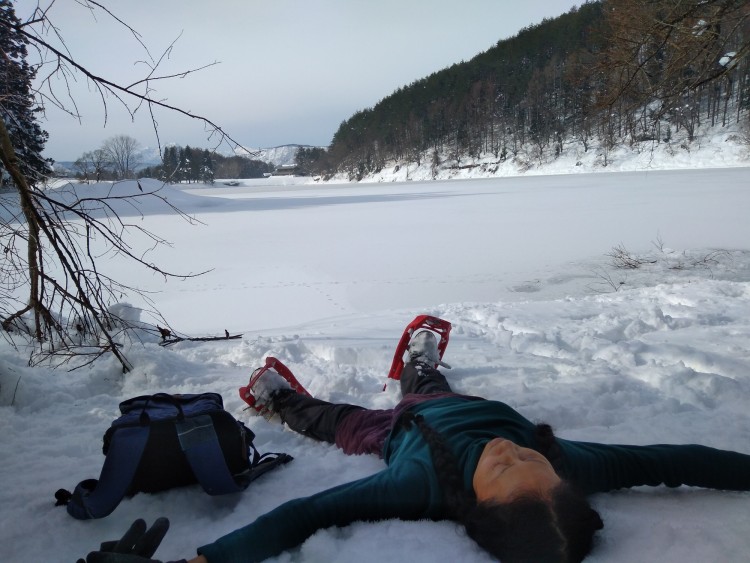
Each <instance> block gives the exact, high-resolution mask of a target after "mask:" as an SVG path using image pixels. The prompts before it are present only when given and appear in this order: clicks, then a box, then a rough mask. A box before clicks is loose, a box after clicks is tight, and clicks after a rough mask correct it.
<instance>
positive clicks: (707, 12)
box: [297, 0, 750, 179]
mask: <svg viewBox="0 0 750 563" xmlns="http://www.w3.org/2000/svg"><path fill="white" fill-rule="evenodd" d="M749 43H750V3H748V2H746V1H739V0H689V1H684V0H659V1H656V2H654V1H653V0H603V1H596V2H587V3H585V4H583V5H581V6H580V7H578V8H573V9H572V10H571V11H570V12H568V13H566V14H563V15H562V16H560V17H558V18H555V19H550V20H545V21H543V22H542V23H540V24H539V25H535V26H531V27H529V28H526V29H524V30H522V31H521V32H520V33H518V34H517V35H516V36H515V37H513V38H510V39H507V40H503V41H500V42H498V43H497V44H496V45H495V46H494V47H492V48H491V49H488V50H487V51H485V52H483V53H481V54H479V55H477V56H476V57H474V58H473V59H471V60H470V61H467V62H461V63H458V64H454V65H453V66H451V67H449V68H446V69H444V70H441V71H439V72H436V73H434V74H432V75H430V76H428V77H426V78H423V79H420V80H417V81H416V82H414V83H412V84H410V85H408V86H406V87H403V88H400V89H399V90H397V91H396V92H394V93H393V94H391V95H390V96H388V97H386V98H384V99H383V100H381V101H380V102H378V103H377V104H376V105H375V106H374V107H372V108H368V109H364V110H362V111H359V112H357V113H356V114H354V115H353V116H352V117H350V118H349V119H347V120H346V121H344V122H343V123H342V124H341V126H340V127H339V129H338V130H337V131H336V133H335V135H334V137H333V140H332V143H331V146H330V147H329V149H328V150H327V151H323V150H319V149H315V150H302V151H300V153H299V154H298V157H297V163H298V165H299V166H300V167H301V168H303V169H305V170H307V171H309V172H311V173H314V174H322V175H330V174H334V173H342V172H343V173H347V174H348V175H349V177H350V178H351V179H361V178H362V177H363V176H365V175H366V174H368V173H372V172H377V171H379V170H380V169H382V168H383V167H385V166H386V164H387V163H388V162H391V163H394V162H396V163H398V162H414V163H417V164H423V163H425V161H426V164H428V165H429V164H431V165H432V166H433V167H437V165H439V164H442V162H441V161H442V160H443V159H449V160H450V161H452V163H453V165H455V166H457V167H460V166H461V164H462V159H464V160H467V159H471V158H478V157H486V156H488V155H491V156H492V157H493V158H495V159H497V161H498V162H501V161H504V160H506V159H509V158H516V157H518V156H519V152H520V151H524V157H525V158H526V159H529V160H530V162H531V164H533V163H534V161H538V162H539V163H541V162H543V161H545V160H548V159H552V158H555V156H556V155H558V154H560V152H561V151H562V149H563V145H564V143H567V142H577V143H579V144H580V145H581V146H582V147H583V150H586V151H588V150H591V149H593V148H596V150H598V151H600V152H601V153H602V164H603V165H605V166H606V164H607V153H608V151H610V150H611V149H612V148H614V147H615V146H618V145H620V144H623V143H629V144H634V143H638V142H642V141H650V142H657V143H658V142H666V141H669V140H670V137H671V136H672V135H673V134H674V133H675V132H681V133H682V134H683V135H685V136H686V137H687V139H688V141H692V139H693V138H694V136H695V134H696V132H697V130H698V128H699V127H701V126H706V125H709V126H715V125H721V126H726V125H728V124H730V123H736V122H738V121H741V122H744V124H747V122H748V110H749V109H750V60H749V58H748V44H749Z"/></svg>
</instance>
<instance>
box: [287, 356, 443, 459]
mask: <svg viewBox="0 0 750 563" xmlns="http://www.w3.org/2000/svg"><path fill="white" fill-rule="evenodd" d="M400 382H401V394H402V395H403V397H404V398H403V400H402V401H401V403H399V405H398V406H397V407H396V408H395V409H387V410H371V409H365V408H364V407H360V406H357V405H350V404H346V403H339V404H334V403H329V402H326V401H321V400H320V399H314V398H311V397H308V396H306V395H300V394H298V393H295V392H293V391H285V392H282V393H280V394H277V396H276V397H275V398H274V409H275V410H276V411H277V412H278V413H279V415H280V416H281V420H282V421H283V422H285V423H286V424H287V425H288V426H289V428H291V429H292V430H295V431H296V432H299V433H300V434H304V435H305V436H309V437H310V438H314V439H316V440H320V441H322V442H330V443H332V444H336V445H337V446H339V447H340V448H341V449H343V450H344V452H346V453H349V454H361V453H377V454H380V453H381V450H382V447H383V441H384V440H385V438H386V437H387V436H388V433H389V432H390V429H391V427H392V424H393V421H394V418H395V417H396V415H397V414H400V413H401V412H402V411H403V410H405V409H406V408H408V407H409V406H411V405H413V404H416V403H419V402H422V401H424V400H426V399H428V398H429V397H428V396H429V395H436V394H441V395H442V394H451V393H452V391H451V388H450V385H448V382H447V381H446V379H445V376H443V374H442V373H440V372H439V371H438V370H436V369H434V368H432V367H430V366H425V365H423V364H412V363H411V362H409V363H408V364H406V365H405V366H404V370H403V372H402V373H401V380H400ZM415 395H416V396H415Z"/></svg>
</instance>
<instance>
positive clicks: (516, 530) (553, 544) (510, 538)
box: [403, 413, 603, 563]
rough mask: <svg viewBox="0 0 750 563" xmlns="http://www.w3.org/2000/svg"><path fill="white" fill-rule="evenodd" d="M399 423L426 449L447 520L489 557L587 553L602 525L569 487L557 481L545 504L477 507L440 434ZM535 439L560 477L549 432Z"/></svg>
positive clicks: (542, 562)
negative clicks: (413, 430) (414, 432)
mask: <svg viewBox="0 0 750 563" xmlns="http://www.w3.org/2000/svg"><path fill="white" fill-rule="evenodd" d="M403 421H404V424H405V425H406V426H407V427H408V426H410V425H411V423H412V422H414V423H415V424H416V425H417V427H418V428H419V430H420V432H421V433H422V435H423V436H424V438H425V441H426V442H427V443H428V444H429V446H430V454H431V456H432V462H433V465H434V466H435V471H436V473H437V476H438V480H439V481H440V485H441V487H442V488H443V494H444V498H445V503H446V507H447V510H448V515H449V517H450V518H451V519H453V520H456V521H457V522H459V523H461V524H463V526H464V528H465V529H466V533H467V534H468V535H469V537H470V538H472V539H473V540H474V541H475V542H476V543H477V544H478V545H479V546H480V547H482V548H483V549H484V550H486V551H487V552H489V553H490V554H491V555H493V556H495V557H497V558H498V559H500V560H502V561H503V563H514V562H517V563H547V562H549V563H553V562H554V563H573V562H578V561H581V560H583V559H584V558H585V557H586V555H588V553H589V552H590V551H591V546H592V541H593V536H594V533H595V532H596V530H600V529H601V528H602V527H603V523H602V520H601V518H600V517H599V514H598V513H597V512H596V511H595V510H594V509H593V508H591V505H590V504H589V503H588V501H587V500H586V497H585V496H584V495H583V494H582V493H580V492H579V491H578V490H577V489H576V488H575V487H574V486H573V485H572V484H570V483H569V482H567V481H562V483H560V484H559V485H557V486H556V487H555V488H554V489H553V490H552V491H551V499H550V500H543V499H541V498H538V497H533V496H525V497H519V498H517V499H515V500H513V501H512V502H508V503H503V504H498V503H492V502H479V503H478V502H477V501H476V497H475V495H474V492H473V491H467V490H466V489H464V487H463V481H462V478H461V474H460V471H459V468H458V463H457V461H456V458H455V456H454V455H453V452H451V450H450V449H449V448H448V446H447V445H446V443H445V440H443V437H442V436H441V435H440V433H438V432H437V431H435V429H433V428H432V427H430V426H429V425H428V424H427V423H426V422H425V421H424V419H423V418H422V416H421V415H416V416H415V415H414V414H412V413H405V416H404V419H403ZM535 436H536V440H537V446H538V450H539V451H540V453H542V454H543V455H545V457H547V458H548V459H549V461H550V463H551V464H552V466H553V467H554V468H555V471H557V472H558V474H560V473H561V471H562V467H563V466H562V462H563V459H562V452H561V451H560V447H559V445H558V444H557V440H556V439H555V437H554V434H553V432H552V428H551V427H550V426H549V425H548V424H539V425H537V427H536V432H535Z"/></svg>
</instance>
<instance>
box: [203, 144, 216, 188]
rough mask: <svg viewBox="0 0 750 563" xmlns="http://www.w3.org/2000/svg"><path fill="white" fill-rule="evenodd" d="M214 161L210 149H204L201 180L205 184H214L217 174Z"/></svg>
mask: <svg viewBox="0 0 750 563" xmlns="http://www.w3.org/2000/svg"><path fill="white" fill-rule="evenodd" d="M214 170H215V166H214V161H213V159H212V158H211V153H210V152H209V151H208V149H203V158H202V162H201V173H200V181H201V182H203V183H204V184H213V183H214V176H215V171H214Z"/></svg>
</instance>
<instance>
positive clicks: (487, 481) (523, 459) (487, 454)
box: [473, 438, 561, 504]
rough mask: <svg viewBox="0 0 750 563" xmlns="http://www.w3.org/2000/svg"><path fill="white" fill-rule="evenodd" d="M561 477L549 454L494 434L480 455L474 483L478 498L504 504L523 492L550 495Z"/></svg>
mask: <svg viewBox="0 0 750 563" xmlns="http://www.w3.org/2000/svg"><path fill="white" fill-rule="evenodd" d="M560 481H561V479H560V477H559V476H558V475H557V473H555V470H554V469H553V468H552V465H551V464H550V462H549V461H548V460H547V458H546V457H544V456H543V455H542V454H540V453H539V452H537V451H536V450H532V449H529V448H522V447H520V446H518V445H516V444H515V443H513V442H511V441H510V440H506V439H504V438H495V439H494V440H490V441H489V442H488V443H487V445H486V446H485V447H484V450H483V451H482V455H481V456H480V457H479V463H478V464H477V468H476V470H475V471H474V481H473V485H474V492H475V493H476V495H477V501H479V502H482V501H492V502H497V503H500V504H502V503H506V502H510V501H512V500H515V499H516V498H518V497H520V496H528V495H531V496H537V497H542V498H545V497H549V496H550V491H551V490H552V489H553V488H554V487H555V486H557V485H558V484H559V483H560Z"/></svg>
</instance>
